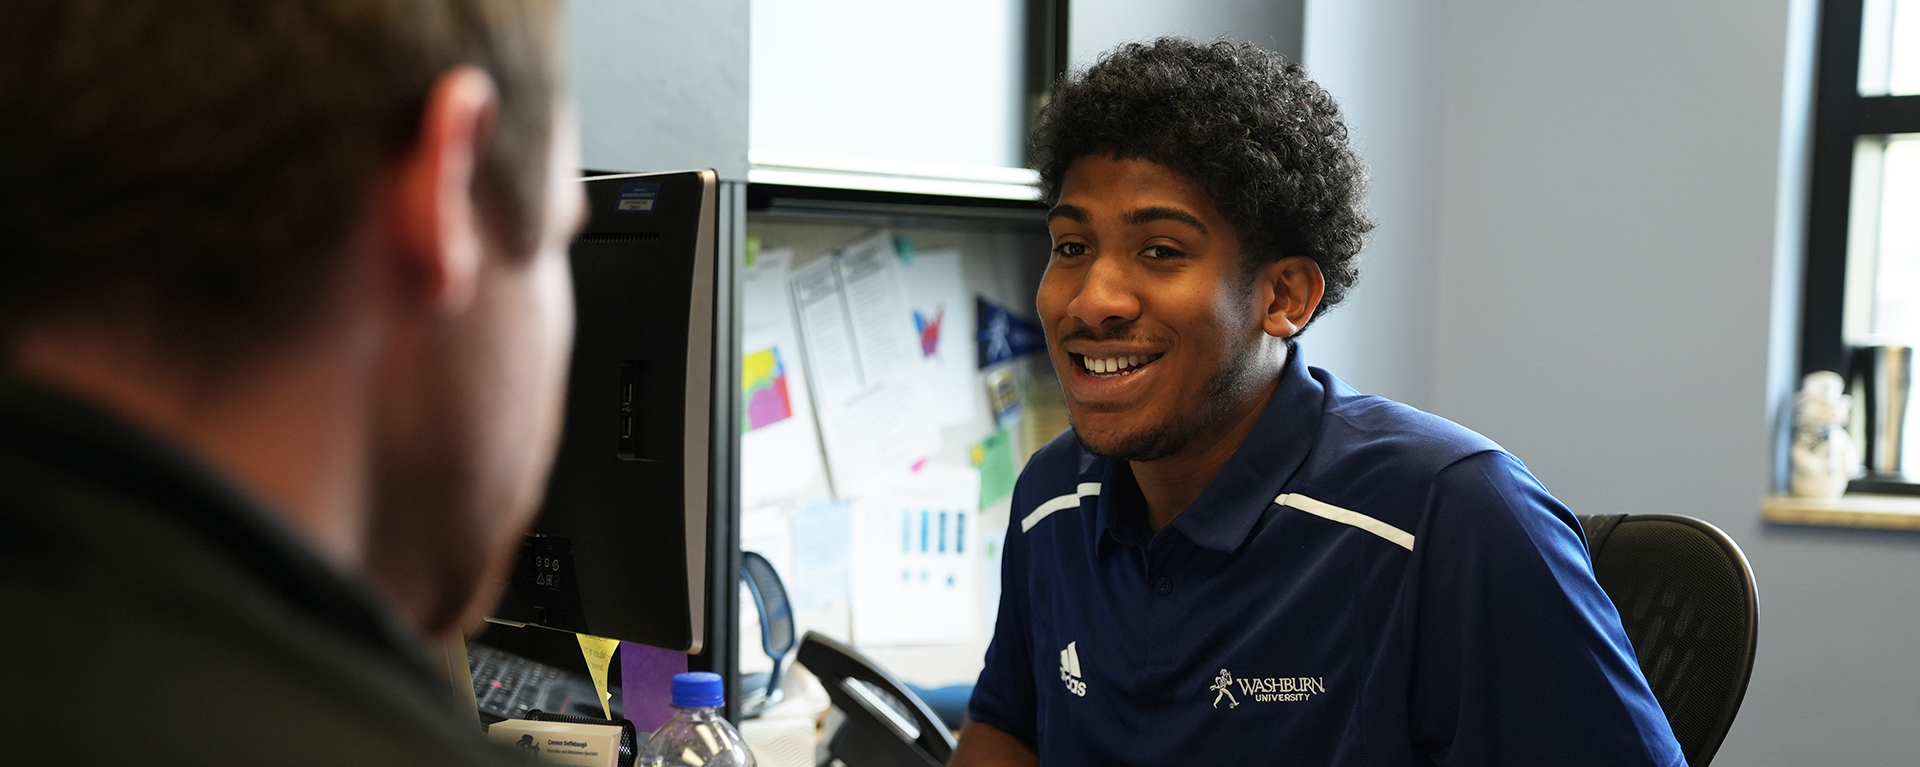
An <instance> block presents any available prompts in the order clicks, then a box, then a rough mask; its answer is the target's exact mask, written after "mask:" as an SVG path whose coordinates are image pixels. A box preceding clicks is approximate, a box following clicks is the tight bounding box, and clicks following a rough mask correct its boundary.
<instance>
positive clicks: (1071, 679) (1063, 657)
mask: <svg viewBox="0 0 1920 767" xmlns="http://www.w3.org/2000/svg"><path fill="white" fill-rule="evenodd" d="M1078 644H1080V643H1079V642H1068V643H1067V649H1065V650H1061V651H1060V681H1062V682H1065V683H1066V684H1067V692H1070V693H1073V694H1075V695H1078V696H1080V697H1082V698H1084V697H1087V683H1086V681H1085V680H1083V679H1081V678H1080V651H1079V650H1077V649H1074V646H1075V645H1078Z"/></svg>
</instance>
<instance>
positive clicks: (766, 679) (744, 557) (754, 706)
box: [739, 551, 794, 719]
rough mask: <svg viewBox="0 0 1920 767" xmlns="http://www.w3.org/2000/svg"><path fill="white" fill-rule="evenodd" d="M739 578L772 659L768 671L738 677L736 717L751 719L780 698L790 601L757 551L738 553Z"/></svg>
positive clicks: (790, 622) (790, 630) (790, 633)
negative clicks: (750, 598) (751, 600)
mask: <svg viewBox="0 0 1920 767" xmlns="http://www.w3.org/2000/svg"><path fill="white" fill-rule="evenodd" d="M740 581H741V582H742V583H745V584H746V586H747V591H748V593H750V594H752V595H753V607H754V610H755V611H756V613H757V615H758V616H759V618H760V649H762V650H765V651H766V652H767V657H768V658H771V659H772V660H773V670H772V671H758V672H754V673H751V674H742V675H741V676H740V706H739V708H740V718H741V719H751V718H753V717H756V716H759V715H760V712H762V711H765V710H767V709H768V708H769V707H771V706H773V705H775V704H778V703H779V702H780V700H781V698H782V695H781V691H780V672H781V668H782V663H783V662H784V661H785V660H786V659H787V653H788V652H790V651H791V650H793V645H794V640H793V604H792V603H791V602H789V601H788V600H787V587H786V584H784V583H782V582H781V581H780V574H779V573H778V572H776V571H775V570H774V569H773V563H771V562H768V561H767V558H766V557H765V556H762V555H761V554H760V553H759V552H757V551H743V552H740Z"/></svg>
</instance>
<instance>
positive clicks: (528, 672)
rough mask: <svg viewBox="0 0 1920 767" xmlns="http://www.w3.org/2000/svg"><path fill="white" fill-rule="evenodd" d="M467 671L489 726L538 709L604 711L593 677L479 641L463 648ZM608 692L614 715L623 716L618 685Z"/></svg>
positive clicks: (574, 712) (593, 713)
mask: <svg viewBox="0 0 1920 767" xmlns="http://www.w3.org/2000/svg"><path fill="white" fill-rule="evenodd" d="M467 670H468V671H469V672H470V673H471V674H472V675H473V698H474V701H475V702H476V703H478V704H479V707H480V718H481V719H482V720H483V721H484V722H485V723H487V724H492V723H494V722H498V721H500V720H502V719H524V718H526V716H527V712H528V711H531V710H533V709H540V710H541V711H545V712H547V713H550V714H571V715H573V716H585V717H592V718H595V719H598V718H600V717H602V716H605V714H603V713H601V711H600V704H599V701H597V700H595V696H596V694H595V692H594V689H593V680H591V679H588V678H587V677H586V676H584V675H581V674H575V673H573V672H570V671H567V670H565V669H561V668H556V667H553V666H549V665H546V664H544V663H541V662H539V661H535V660H532V659H529V658H524V657H521V656H519V655H515V654H513V653H510V652H506V651H504V650H499V649H495V648H492V647H488V646H486V645H483V644H472V645H468V646H467ZM610 692H612V693H613V699H612V700H611V701H610V704H611V706H612V708H613V718H614V719H615V720H619V719H620V717H621V710H620V708H621V706H620V688H618V687H615V688H613V689H612V690H611V691H610Z"/></svg>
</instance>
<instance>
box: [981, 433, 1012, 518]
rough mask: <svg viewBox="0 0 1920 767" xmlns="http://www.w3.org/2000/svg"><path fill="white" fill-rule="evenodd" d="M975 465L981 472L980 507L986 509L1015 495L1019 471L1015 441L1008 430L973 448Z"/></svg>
mask: <svg viewBox="0 0 1920 767" xmlns="http://www.w3.org/2000/svg"><path fill="white" fill-rule="evenodd" d="M972 452H973V465H974V468H977V469H979V470H980V507H981V508H986V507H988V506H991V505H993V504H994V503H995V502H997V501H999V500H1000V499H1002V498H1005V497H1007V496H1009V495H1012V494H1013V482H1014V480H1015V479H1017V478H1018V477H1019V471H1018V470H1017V469H1016V468H1015V467H1014V464H1013V441H1012V439H1010V438H1009V437H1008V436H1007V430H1006V429H1001V430H999V431H996V432H994V433H992V434H989V435H987V438H986V439H983V440H980V442H979V443H977V444H975V445H974V446H973V451H972Z"/></svg>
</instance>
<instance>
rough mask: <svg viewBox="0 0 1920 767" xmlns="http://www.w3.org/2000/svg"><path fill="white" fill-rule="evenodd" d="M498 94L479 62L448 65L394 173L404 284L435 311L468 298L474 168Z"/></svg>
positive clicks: (480, 247)
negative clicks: (475, 63) (412, 141)
mask: <svg viewBox="0 0 1920 767" xmlns="http://www.w3.org/2000/svg"><path fill="white" fill-rule="evenodd" d="M498 107H499V95H498V92H497V91H496V90H495V88H494V84H493V78H491V77H489V76H488V75H487V74H486V73H485V72H483V71H481V70H480V69H479V68H477V67H472V66H461V67H456V68H454V69H451V70H448V71H447V72H446V73H444V74H442V75H441V76H440V79H439V80H437V81H435V82H434V84H433V89H432V90H431V91H429V92H428V94H427V102H426V106H425V109H423V110H422V111H421V116H420V128H419V133H418V134H417V135H416V136H415V137H414V143H413V146H412V148H411V149H409V150H408V151H407V153H406V154H405V155H404V156H403V157H402V158H401V160H400V165H399V167H398V169H397V172H396V173H395V178H394V182H395V186H394V190H393V191H394V195H393V198H392V207H391V218H390V221H391V222H392V226H393V230H392V234H393V237H394V241H395V244H396V245H397V247H396V249H395V251H394V252H395V254H396V255H397V256H398V261H397V263H396V264H395V266H396V268H398V269H399V271H400V275H399V276H400V278H401V279H400V281H401V284H402V286H403V289H404V290H405V291H406V292H407V293H408V294H409V295H410V297H411V298H416V299H423V300H424V301H425V302H426V303H427V304H428V305H430V306H432V307H433V308H434V309H435V310H438V311H444V312H458V311H460V310H462V309H464V308H465V307H466V306H467V304H468V303H469V302H471V301H472V300H473V292H474V284H475V282H476V281H477V280H478V278H479V271H480V263H481V259H482V257H483V255H484V252H485V251H484V245H485V243H484V238H483V226H484V223H485V222H484V221H483V220H482V216H481V213H480V208H479V199H478V198H477V197H476V195H475V186H474V180H475V178H474V174H475V172H476V170H477V168H478V166H479V162H480V151H481V147H482V146H483V145H484V144H485V142H486V139H487V135H488V133H489V132H491V130H492V128H493V120H494V115H495V112H496V111H497V109H498Z"/></svg>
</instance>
